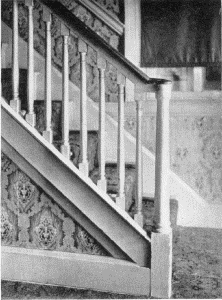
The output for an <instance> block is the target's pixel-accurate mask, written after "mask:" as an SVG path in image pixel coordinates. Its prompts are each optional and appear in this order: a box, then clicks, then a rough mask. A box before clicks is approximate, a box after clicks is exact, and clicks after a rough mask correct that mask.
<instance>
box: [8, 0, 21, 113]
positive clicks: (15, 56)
mask: <svg viewBox="0 0 222 300" xmlns="http://www.w3.org/2000/svg"><path fill="white" fill-rule="evenodd" d="M18 38H19V36H18V0H14V1H13V30H12V97H13V99H12V100H11V101H10V106H11V107H12V108H13V109H14V110H15V111H16V112H17V113H19V112H20V109H21V101H20V99H19V49H18V46H19V45H18Z"/></svg>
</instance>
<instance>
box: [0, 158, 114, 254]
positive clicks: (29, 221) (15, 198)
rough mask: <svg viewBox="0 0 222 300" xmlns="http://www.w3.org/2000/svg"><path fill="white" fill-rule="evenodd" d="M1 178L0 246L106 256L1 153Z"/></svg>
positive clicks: (88, 236) (54, 203) (94, 242)
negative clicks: (0, 244) (0, 243)
mask: <svg viewBox="0 0 222 300" xmlns="http://www.w3.org/2000/svg"><path fill="white" fill-rule="evenodd" d="M1 180H2V187H1V189H2V190H1V191H2V200H1V241H2V245H10V246H16V247H25V248H37V249H44V250H57V251H67V252H74V253H87V254H95V255H105V256H110V255H109V254H108V253H107V251H106V250H105V249H103V247H102V246H101V245H100V244H99V243H98V242H97V241H96V240H95V239H94V238H93V237H91V236H90V235H89V234H88V233H87V232H86V231H85V230H84V229H83V228H82V227H81V226H80V225H79V224H78V223H77V222H76V221H75V220H74V219H73V218H71V217H70V216H68V215H67V213H66V212H65V211H63V210H62V209H61V207H59V206H58V205H57V203H56V202H55V201H54V200H53V199H51V198H50V197H49V196H48V195H46V193H45V192H44V191H43V190H42V189H41V188H40V187H38V186H37V185H36V184H35V183H34V182H33V181H32V180H31V179H30V178H29V177H28V176H27V175H26V174H25V173H24V172H22V171H21V170H20V169H19V168H18V167H17V166H16V165H15V164H14V163H13V162H12V161H11V160H10V159H9V158H8V157H7V156H6V155H5V154H4V153H2V154H1Z"/></svg>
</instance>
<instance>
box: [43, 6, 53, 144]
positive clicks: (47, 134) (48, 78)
mask: <svg viewBox="0 0 222 300" xmlns="http://www.w3.org/2000/svg"><path fill="white" fill-rule="evenodd" d="M43 21H44V22H45V29H46V35H45V39H46V67H45V123H46V127H45V131H43V137H44V138H45V139H46V140H47V141H48V142H49V143H52V129H51V118H52V96H51V92H52V65H51V14H50V12H49V11H48V10H47V9H45V8H44V9H43Z"/></svg>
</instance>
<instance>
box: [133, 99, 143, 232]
mask: <svg viewBox="0 0 222 300" xmlns="http://www.w3.org/2000/svg"><path fill="white" fill-rule="evenodd" d="M142 96H143V95H139V99H138V100H136V213H135V215H134V220H135V221H136V222H137V223H138V224H139V225H140V226H141V227H143V213H142V209H143V164H142V160H143V153H142V114H143V112H142V101H141V100H142V99H141V98H142ZM145 96H146V95H145Z"/></svg>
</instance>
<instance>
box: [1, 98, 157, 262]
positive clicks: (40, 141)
mask: <svg viewBox="0 0 222 300" xmlns="http://www.w3.org/2000/svg"><path fill="white" fill-rule="evenodd" d="M1 111H2V144H3V147H4V148H5V152H6V154H7V155H9V158H12V156H13V159H14V162H15V163H16V164H17V165H18V167H19V168H21V169H22V170H24V166H25V167H26V168H25V170H24V172H25V173H27V175H28V176H30V178H33V180H34V181H35V182H36V183H37V184H39V186H40V187H42V189H43V190H46V189H47V190H46V192H47V193H48V194H49V195H54V196H53V198H54V199H55V200H56V199H57V201H59V203H60V204H61V203H65V204H63V207H64V209H65V210H66V211H67V212H70V211H73V212H74V211H76V212H75V213H74V214H75V218H76V221H79V223H80V225H82V226H83V227H84V228H85V229H86V230H87V231H88V232H89V233H90V234H91V235H92V236H93V237H94V238H95V239H96V240H97V241H98V242H99V243H100V244H101V245H102V246H103V247H104V248H105V249H106V250H107V251H108V252H109V253H110V254H111V255H112V256H114V257H116V258H121V259H125V260H129V261H131V262H134V263H136V264H138V265H139V266H145V267H150V258H151V253H150V239H149V237H148V236H147V235H146V232H145V231H144V230H143V229H142V228H141V227H140V226H139V225H138V224H137V223H136V222H135V221H134V220H133V219H132V218H131V217H130V216H129V215H128V214H127V213H126V212H125V211H123V210H122V209H120V208H119V207H117V205H116V204H115V203H114V202H113V201H112V200H111V199H110V197H109V196H108V195H107V194H106V193H104V192H102V191H100V189H99V188H98V187H97V186H96V185H95V184H94V183H93V182H92V181H91V179H89V178H88V177H85V176H84V175H82V174H81V172H80V171H79V170H78V169H77V168H76V167H75V166H74V165H73V164H72V163H71V162H70V161H69V160H67V159H66V158H64V157H63V155H62V154H61V153H60V152H59V151H58V150H56V149H55V147H54V146H52V145H50V144H49V143H48V142H47V141H45V139H44V138H43V137H42V136H41V135H40V134H39V133H38V132H37V131H36V130H35V129H34V128H32V127H31V126H30V125H29V124H28V123H27V122H26V121H25V120H24V119H23V118H22V117H20V116H19V115H17V114H16V113H15V112H14V111H13V110H12V109H11V108H10V107H9V106H8V105H7V104H6V103H5V102H4V101H2V110H1ZM4 148H3V150H4ZM10 156H11V157H10ZM15 159H16V161H15ZM58 170H59V171H58ZM33 176H34V177H33ZM55 196H56V197H55ZM60 197H61V198H60ZM59 198H60V200H59ZM62 200H65V201H62ZM77 218H78V220H77ZM81 219H82V221H81ZM84 220H85V221H86V222H85V223H84V224H83V222H84ZM86 227H87V228H86ZM90 228H92V229H90Z"/></svg>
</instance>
